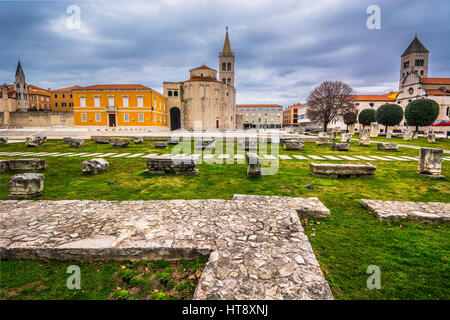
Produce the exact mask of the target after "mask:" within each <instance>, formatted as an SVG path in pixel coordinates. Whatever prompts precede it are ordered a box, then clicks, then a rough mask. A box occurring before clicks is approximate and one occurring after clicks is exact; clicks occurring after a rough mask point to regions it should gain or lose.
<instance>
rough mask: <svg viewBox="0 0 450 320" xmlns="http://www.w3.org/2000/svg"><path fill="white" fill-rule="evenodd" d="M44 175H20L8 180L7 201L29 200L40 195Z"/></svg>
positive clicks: (42, 188)
mask: <svg viewBox="0 0 450 320" xmlns="http://www.w3.org/2000/svg"><path fill="white" fill-rule="evenodd" d="M42 190H44V175H43V174H39V173H20V174H16V175H14V176H12V177H11V179H10V180H9V195H8V199H21V198H30V197H33V196H37V195H40V194H42Z"/></svg>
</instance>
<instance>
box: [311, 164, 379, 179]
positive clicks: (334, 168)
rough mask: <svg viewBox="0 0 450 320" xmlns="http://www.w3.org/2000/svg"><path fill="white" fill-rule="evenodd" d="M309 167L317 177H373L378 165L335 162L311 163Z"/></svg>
mask: <svg viewBox="0 0 450 320" xmlns="http://www.w3.org/2000/svg"><path fill="white" fill-rule="evenodd" d="M309 169H310V171H311V174H312V175H313V176H315V177H325V178H338V177H371V176H373V175H374V174H375V171H376V169H377V167H376V166H374V165H371V164H370V163H367V164H333V163H310V164H309Z"/></svg>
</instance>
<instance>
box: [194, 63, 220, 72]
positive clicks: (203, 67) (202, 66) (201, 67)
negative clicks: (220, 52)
mask: <svg viewBox="0 0 450 320" xmlns="http://www.w3.org/2000/svg"><path fill="white" fill-rule="evenodd" d="M197 69H209V70H214V69H211V68H210V67H208V66H205V65H204V64H202V65H201V66H200V67H197V68H194V69H191V70H189V71H192V70H197Z"/></svg>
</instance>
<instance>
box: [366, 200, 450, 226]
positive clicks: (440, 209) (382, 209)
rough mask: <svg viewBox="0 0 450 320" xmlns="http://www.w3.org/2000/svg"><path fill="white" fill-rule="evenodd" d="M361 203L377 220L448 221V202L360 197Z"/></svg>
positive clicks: (449, 219) (449, 209)
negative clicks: (382, 199)
mask: <svg viewBox="0 0 450 320" xmlns="http://www.w3.org/2000/svg"><path fill="white" fill-rule="evenodd" d="M361 205H362V206H363V207H364V208H366V209H367V210H369V212H371V213H373V214H374V215H375V216H376V217H377V218H378V219H379V220H392V221H398V220H404V219H409V220H415V221H420V222H428V223H449V222H450V203H442V202H402V201H381V200H367V199H362V200H361Z"/></svg>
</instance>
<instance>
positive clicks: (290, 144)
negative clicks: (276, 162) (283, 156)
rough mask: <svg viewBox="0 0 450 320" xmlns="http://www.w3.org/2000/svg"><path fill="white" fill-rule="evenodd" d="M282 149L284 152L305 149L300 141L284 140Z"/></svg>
mask: <svg viewBox="0 0 450 320" xmlns="http://www.w3.org/2000/svg"><path fill="white" fill-rule="evenodd" d="M283 147H284V149H285V150H297V151H298V150H302V149H303V148H304V147H305V143H304V142H303V141H302V140H297V139H286V140H283Z"/></svg>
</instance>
